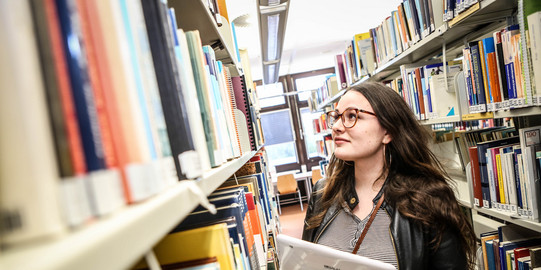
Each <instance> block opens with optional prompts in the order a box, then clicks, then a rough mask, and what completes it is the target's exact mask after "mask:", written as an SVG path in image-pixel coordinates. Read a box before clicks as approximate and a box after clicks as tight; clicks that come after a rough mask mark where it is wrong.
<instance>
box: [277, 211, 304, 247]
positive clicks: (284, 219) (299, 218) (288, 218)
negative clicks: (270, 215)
mask: <svg viewBox="0 0 541 270" xmlns="http://www.w3.org/2000/svg"><path fill="white" fill-rule="evenodd" d="M306 209H308V204H306V203H305V204H304V211H301V208H300V206H299V205H298V204H292V205H288V206H283V207H282V214H281V215H280V226H281V227H282V234H285V235H288V236H291V237H295V238H299V239H301V238H302V227H303V224H304V216H305V215H306Z"/></svg>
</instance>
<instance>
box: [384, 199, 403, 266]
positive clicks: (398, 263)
mask: <svg viewBox="0 0 541 270" xmlns="http://www.w3.org/2000/svg"><path fill="white" fill-rule="evenodd" d="M383 209H385V213H387V215H388V216H389V219H390V220H392V218H391V214H389V211H387V208H383ZM388 230H389V236H391V242H392V243H393V250H394V256H395V258H396V266H397V268H396V269H398V270H400V261H399V260H398V254H397V253H396V246H395V244H394V237H393V234H392V233H391V225H390V224H389V229H388Z"/></svg>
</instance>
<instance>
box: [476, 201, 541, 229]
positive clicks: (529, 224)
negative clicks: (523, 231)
mask: <svg viewBox="0 0 541 270" xmlns="http://www.w3.org/2000/svg"><path fill="white" fill-rule="evenodd" d="M473 209H474V210H476V211H477V212H479V213H484V214H487V215H489V216H493V217H496V218H499V219H501V220H505V221H507V222H510V223H514V224H517V225H520V226H522V227H525V228H528V229H530V230H534V231H537V232H541V223H538V222H534V221H531V220H528V219H520V218H514V217H511V214H510V213H508V212H502V211H497V210H494V209H487V208H481V207H474V208H473Z"/></svg>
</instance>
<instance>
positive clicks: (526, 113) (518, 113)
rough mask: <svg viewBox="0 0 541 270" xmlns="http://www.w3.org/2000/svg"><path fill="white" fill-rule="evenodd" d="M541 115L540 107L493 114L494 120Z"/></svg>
mask: <svg viewBox="0 0 541 270" xmlns="http://www.w3.org/2000/svg"><path fill="white" fill-rule="evenodd" d="M538 114H541V107H538V106H532V107H524V108H516V109H511V110H507V111H498V112H494V118H504V117H517V116H531V115H538Z"/></svg>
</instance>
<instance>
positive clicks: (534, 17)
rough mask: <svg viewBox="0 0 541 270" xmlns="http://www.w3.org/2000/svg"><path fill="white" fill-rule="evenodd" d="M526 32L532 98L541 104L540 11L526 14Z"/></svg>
mask: <svg viewBox="0 0 541 270" xmlns="http://www.w3.org/2000/svg"><path fill="white" fill-rule="evenodd" d="M528 32H529V34H530V47H531V48H530V52H531V58H532V59H531V60H532V67H533V73H534V74H533V80H532V82H533V85H535V88H534V90H535V91H532V92H533V94H534V98H537V105H541V11H538V12H535V13H532V14H530V15H528Z"/></svg>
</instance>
